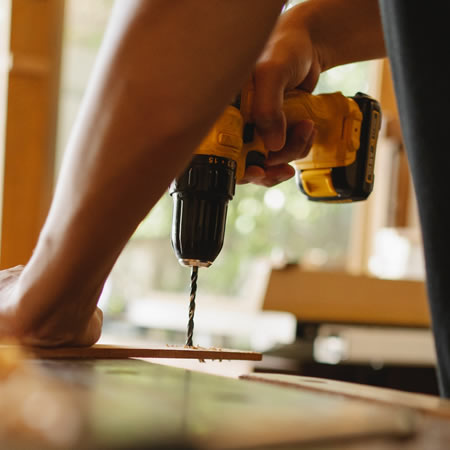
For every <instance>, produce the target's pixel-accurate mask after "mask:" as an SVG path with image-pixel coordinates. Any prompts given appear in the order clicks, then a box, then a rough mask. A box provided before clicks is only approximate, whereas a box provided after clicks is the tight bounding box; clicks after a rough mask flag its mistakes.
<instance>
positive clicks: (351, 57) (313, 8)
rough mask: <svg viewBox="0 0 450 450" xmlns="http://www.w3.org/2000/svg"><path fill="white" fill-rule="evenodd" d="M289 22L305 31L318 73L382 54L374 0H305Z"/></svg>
mask: <svg viewBox="0 0 450 450" xmlns="http://www.w3.org/2000/svg"><path fill="white" fill-rule="evenodd" d="M296 8H297V11H295V12H294V14H291V15H290V16H289V21H290V22H289V24H287V25H291V26H292V27H295V28H296V29H303V28H306V29H307V30H308V31H309V35H310V38H311V40H312V44H313V46H314V47H315V48H316V50H317V52H318V56H319V60H320V61H319V63H320V66H321V70H322V72H323V71H325V70H328V69H330V68H332V67H335V66H339V65H342V64H348V63H352V62H357V61H365V60H370V59H376V58H382V57H384V56H386V51H385V48H384V39H383V31H382V25H381V19H380V12H379V8H378V0H308V1H305V2H303V3H301V4H300V5H298V6H297V7H296Z"/></svg>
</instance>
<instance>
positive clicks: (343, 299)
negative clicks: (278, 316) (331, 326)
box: [263, 265, 430, 327]
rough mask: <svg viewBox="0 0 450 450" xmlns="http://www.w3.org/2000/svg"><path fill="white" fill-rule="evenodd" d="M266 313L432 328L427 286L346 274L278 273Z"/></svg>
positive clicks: (307, 319) (296, 269)
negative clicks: (426, 291) (278, 312)
mask: <svg viewBox="0 0 450 450" xmlns="http://www.w3.org/2000/svg"><path fill="white" fill-rule="evenodd" d="M263 309H265V310H273V311H287V312H290V313H292V314H294V315H295V316H296V317H297V319H298V320H300V321H303V322H327V323H358V324H378V325H402V326H417V327H429V325H430V316H429V311H428V304H427V297H426V293H425V284H424V283H423V282H421V281H412V280H382V279H379V278H374V277H367V276H354V275H350V274H347V273H344V272H331V271H329V272H325V271H307V270H302V269H301V267H300V266H297V265H294V266H287V267H286V268H283V269H273V270H272V273H271V275H270V278H269V283H268V286H267V290H266V296H265V299H264V304H263Z"/></svg>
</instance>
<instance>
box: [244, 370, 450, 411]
mask: <svg viewBox="0 0 450 450" xmlns="http://www.w3.org/2000/svg"><path fill="white" fill-rule="evenodd" d="M241 378H242V379H245V380H253V381H261V382H266V383H271V384H276V385H279V386H290V387H296V388H300V389H308V390H314V391H320V392H327V393H329V394H338V395H343V396H346V397H352V398H359V399H364V400H368V401H372V402H379V403H385V404H389V405H395V406H403V407H407V408H413V409H415V410H417V411H421V412H423V413H427V414H432V415H435V416H440V417H446V418H448V419H450V400H446V399H443V398H440V397H436V396H434V395H425V394H415V393H411V392H404V391H399V390H396V389H387V388H380V387H375V386H366V385H362V384H357V383H349V382H345V381H336V380H328V379H324V378H315V377H305V376H298V375H286V374H269V373H258V374H249V375H243V376H241Z"/></svg>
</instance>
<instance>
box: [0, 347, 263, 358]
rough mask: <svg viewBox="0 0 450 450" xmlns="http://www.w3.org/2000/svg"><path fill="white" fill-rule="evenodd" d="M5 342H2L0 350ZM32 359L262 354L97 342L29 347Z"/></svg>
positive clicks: (199, 356) (248, 356) (236, 356)
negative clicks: (85, 344) (50, 346)
mask: <svg viewBox="0 0 450 450" xmlns="http://www.w3.org/2000/svg"><path fill="white" fill-rule="evenodd" d="M4 347H5V345H0V350H1V349H2V348H4ZM26 353H27V354H28V355H29V356H30V358H40V359H123V358H178V359H200V360H206V359H210V360H228V361H231V360H240V361H261V359H262V354H261V353H257V352H246V351H240V350H229V349H219V348H202V347H197V348H196V347H193V348H184V347H169V346H167V347H152V348H148V347H126V346H118V345H106V344H97V345H94V346H92V347H62V348H38V347H34V348H29V349H26Z"/></svg>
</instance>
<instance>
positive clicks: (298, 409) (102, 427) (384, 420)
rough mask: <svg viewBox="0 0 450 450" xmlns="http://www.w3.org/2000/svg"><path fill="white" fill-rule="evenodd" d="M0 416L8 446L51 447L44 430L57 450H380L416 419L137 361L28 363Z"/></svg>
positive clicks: (12, 382)
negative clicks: (371, 446) (355, 445)
mask: <svg viewBox="0 0 450 450" xmlns="http://www.w3.org/2000/svg"><path fill="white" fill-rule="evenodd" d="M30 399H31V400H30ZM34 399H36V400H35V401H34V402H33V400H34ZM2 400H3V401H2ZM43 405H45V406H43ZM62 405H63V406H62ZM55 408H57V409H55ZM23 411H25V413H26V414H25V415H24V413H23ZM55 411H56V412H55ZM58 412H59V413H58ZM0 417H2V427H0V448H2V449H3V448H24V449H25V448H26V449H28V448H42V449H49V450H50V448H51V449H52V450H55V446H53V447H51V446H45V445H42V446H39V445H38V444H39V443H40V441H39V440H38V439H37V437H36V436H35V431H39V430H41V429H40V428H39V426H41V427H42V425H40V424H42V423H44V424H45V429H44V431H45V432H46V434H44V435H43V433H42V432H41V433H40V436H41V439H46V438H47V439H48V436H50V437H51V438H53V437H54V436H57V437H59V438H61V439H63V441H58V443H59V444H60V445H59V446H58V447H56V448H57V449H58V450H60V449H62V448H64V449H66V448H67V449H69V448H70V449H78V448H82V449H84V448H95V449H98V450H112V449H117V450H118V449H125V448H127V449H128V448H130V449H131V448H135V449H137V448H142V449H144V448H146V449H150V448H155V449H156V448H159V449H160V448H167V449H169V448H178V449H194V448H195V449H217V450H219V449H222V450H223V449H228V450H230V449H241V450H242V449H245V448H248V449H256V448H271V449H275V448H276V449H279V448H292V447H294V448H299V447H300V448H305V445H306V444H307V443H308V444H309V443H316V444H317V443H318V442H320V443H321V444H323V443H324V442H325V443H328V444H329V446H330V448H333V449H334V448H335V446H336V444H337V443H339V442H341V443H346V444H348V443H349V442H354V441H355V440H356V441H358V440H359V442H360V443H361V447H360V448H364V450H366V447H365V445H367V444H368V443H370V442H371V440H372V439H380V440H382V443H383V444H385V445H380V446H378V448H383V449H385V448H389V449H394V448H395V449H397V448H398V447H393V446H389V445H390V444H391V445H395V443H396V442H397V439H398V438H399V437H413V436H414V433H415V415H414V414H412V413H411V412H410V411H408V410H405V409H404V408H396V407H392V406H386V405H377V404H371V403H369V402H364V401H360V400H355V399H349V398H344V397H339V396H336V395H327V394H324V393H320V392H313V391H308V390H301V389H297V388H292V387H288V388H286V387H280V386H274V385H269V384H266V383H257V382H254V381H244V380H237V379H232V378H226V377H221V376H213V375H207V374H203V373H200V372H190V371H186V370H182V369H175V368H172V367H167V366H164V365H159V364H151V363H148V362H144V361H140V360H136V359H125V360H111V359H110V360H108V359H101V360H96V359H94V360H70V361H68V360H45V361H39V360H30V361H27V362H26V363H25V364H24V367H23V370H21V371H18V372H13V373H12V374H11V375H10V376H9V377H8V378H7V380H6V381H5V382H3V383H0ZM21 423H23V425H24V427H20V426H19V425H20V424H21ZM8 425H9V427H8ZM24 428H25V429H24ZM42 428H43V427H42ZM2 437H3V438H4V439H3V440H2ZM27 437H28V438H29V439H30V440H29V441H24V440H25V439H26V438H27ZM6 439H9V442H4V441H5V440H6ZM401 442H402V447H401V449H402V450H405V447H404V446H403V443H404V442H405V441H404V440H402V441H401ZM19 443H23V445H22V446H19V445H17V444H19ZM8 444H10V445H8ZM11 444H16V445H11ZM290 444H291V447H286V446H287V445H290ZM324 447H325V448H326V445H325V446H324V445H322V446H320V448H324ZM307 448H310V446H309V445H308V447H307ZM314 448H318V447H314ZM423 448H436V447H432V446H431V447H427V446H425V447H423ZM442 448H445V447H442ZM358 450H359V449H358Z"/></svg>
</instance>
